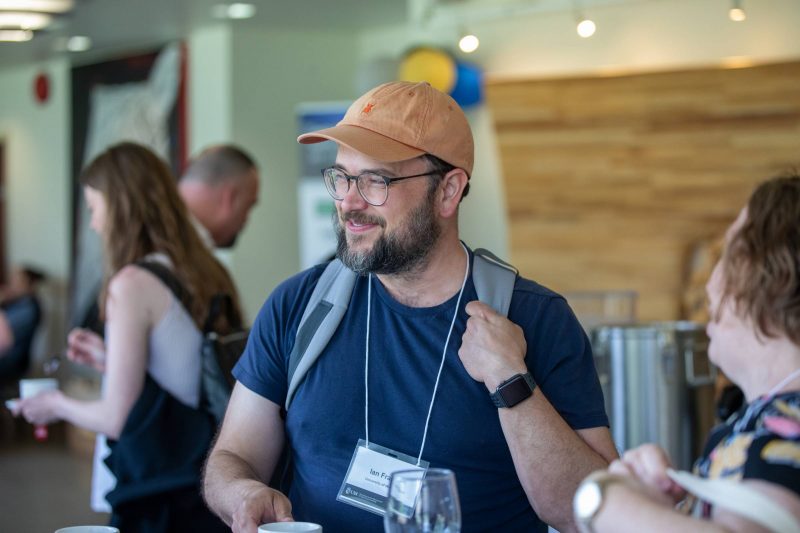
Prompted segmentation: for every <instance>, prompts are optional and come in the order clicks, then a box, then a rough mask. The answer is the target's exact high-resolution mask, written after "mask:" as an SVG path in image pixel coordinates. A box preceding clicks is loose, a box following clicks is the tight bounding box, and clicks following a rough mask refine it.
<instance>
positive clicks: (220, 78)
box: [186, 24, 233, 157]
mask: <svg viewBox="0 0 800 533" xmlns="http://www.w3.org/2000/svg"><path fill="white" fill-rule="evenodd" d="M232 48H233V30H232V29H231V27H230V25H227V24H217V25H215V26H207V27H203V28H199V29H197V30H195V31H193V32H192V33H191V34H190V35H189V37H188V38H187V54H188V56H189V62H188V69H187V70H188V72H187V74H186V75H187V77H188V80H187V84H188V91H187V99H188V100H189V105H188V108H189V114H188V117H187V120H188V122H189V124H188V130H189V156H190V157H191V155H192V154H196V153H198V152H199V151H200V150H202V149H203V148H205V147H206V146H209V145H211V144H217V143H220V142H225V141H228V140H229V139H230V138H231V129H232V122H233V116H232V114H233V100H232V96H231V90H232V88H233V75H232V72H233V66H232V61H231V58H232V56H233V50H232Z"/></svg>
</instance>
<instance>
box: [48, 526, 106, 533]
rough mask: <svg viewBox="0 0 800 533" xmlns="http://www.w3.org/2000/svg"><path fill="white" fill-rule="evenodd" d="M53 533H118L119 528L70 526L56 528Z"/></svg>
mask: <svg viewBox="0 0 800 533" xmlns="http://www.w3.org/2000/svg"><path fill="white" fill-rule="evenodd" d="M55 533H119V529H117V528H115V527H111V526H71V527H62V528H61V529H56V531H55Z"/></svg>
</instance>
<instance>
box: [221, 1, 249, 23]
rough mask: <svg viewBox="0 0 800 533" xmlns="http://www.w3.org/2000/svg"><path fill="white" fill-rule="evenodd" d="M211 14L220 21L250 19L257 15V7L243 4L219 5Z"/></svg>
mask: <svg viewBox="0 0 800 533" xmlns="http://www.w3.org/2000/svg"><path fill="white" fill-rule="evenodd" d="M211 12H212V13H213V15H214V17H216V18H219V19H249V18H252V17H253V16H254V15H255V14H256V6H255V5H253V4H243V3H235V4H217V5H215V6H214V7H213V8H212V10H211Z"/></svg>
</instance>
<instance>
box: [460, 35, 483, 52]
mask: <svg viewBox="0 0 800 533" xmlns="http://www.w3.org/2000/svg"><path fill="white" fill-rule="evenodd" d="M480 44H481V42H480V40H478V37H477V36H475V35H473V34H471V33H468V34H466V35H464V36H463V37H461V39H460V40H459V41H458V47H459V48H460V49H461V51H462V52H464V53H465V54H471V53H472V52H474V51H475V50H477V49H478V47H479V46H480Z"/></svg>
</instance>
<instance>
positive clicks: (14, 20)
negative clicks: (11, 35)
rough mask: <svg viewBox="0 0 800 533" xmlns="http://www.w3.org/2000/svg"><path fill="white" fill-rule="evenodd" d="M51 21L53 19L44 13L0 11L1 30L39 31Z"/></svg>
mask: <svg viewBox="0 0 800 533" xmlns="http://www.w3.org/2000/svg"><path fill="white" fill-rule="evenodd" d="M52 20H53V17H51V16H50V15H47V14H45V13H31V12H28V13H25V12H22V11H0V28H3V29H18V30H40V29H42V28H44V27H45V26H47V25H48V24H50V22H51V21H52Z"/></svg>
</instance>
